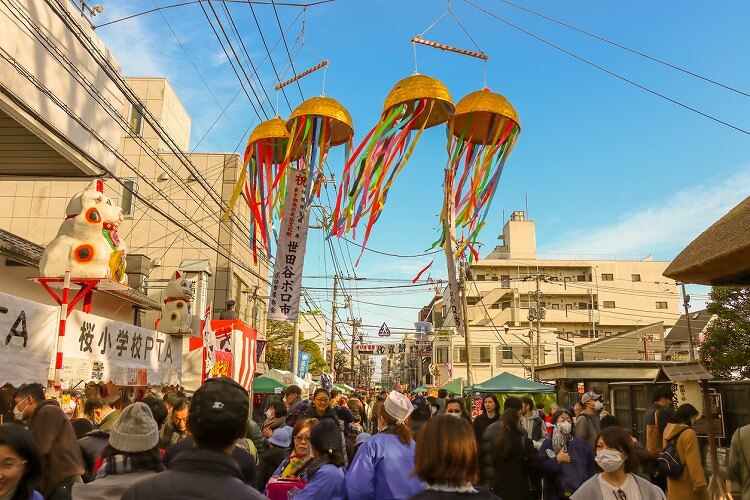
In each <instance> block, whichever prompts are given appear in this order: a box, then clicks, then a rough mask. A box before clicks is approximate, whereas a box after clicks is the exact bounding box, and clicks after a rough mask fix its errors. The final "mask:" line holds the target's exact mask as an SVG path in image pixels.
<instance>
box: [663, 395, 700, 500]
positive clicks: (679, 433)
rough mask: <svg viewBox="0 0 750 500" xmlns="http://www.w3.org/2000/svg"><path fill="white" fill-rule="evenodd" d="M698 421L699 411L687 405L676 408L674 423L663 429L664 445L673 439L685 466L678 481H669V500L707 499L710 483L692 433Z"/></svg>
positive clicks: (670, 479) (694, 435) (696, 440)
mask: <svg viewBox="0 0 750 500" xmlns="http://www.w3.org/2000/svg"><path fill="white" fill-rule="evenodd" d="M697 419H698V410H696V409H695V407H694V406H693V405H691V404H688V403H685V404H682V405H680V406H679V407H678V408H677V411H676V412H675V413H674V416H673V417H672V421H673V423H670V424H667V427H666V428H665V429H664V443H663V444H664V446H666V445H667V443H668V442H670V441H673V440H674V442H675V448H676V449H677V456H678V457H679V460H680V463H683V464H685V469H684V471H683V472H682V475H681V476H680V477H679V478H677V479H672V478H671V477H669V478H667V500H706V499H708V494H707V487H708V483H707V482H706V473H705V472H704V470H703V465H702V463H701V455H700V448H699V446H698V436H696V434H695V431H694V430H693V424H695V421H696V420H697Z"/></svg>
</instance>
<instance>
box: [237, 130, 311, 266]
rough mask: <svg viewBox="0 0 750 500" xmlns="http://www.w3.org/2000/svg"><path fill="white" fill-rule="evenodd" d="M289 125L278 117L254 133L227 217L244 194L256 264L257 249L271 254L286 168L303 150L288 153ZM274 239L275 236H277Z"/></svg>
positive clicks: (282, 196)
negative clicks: (273, 229)
mask: <svg viewBox="0 0 750 500" xmlns="http://www.w3.org/2000/svg"><path fill="white" fill-rule="evenodd" d="M288 146H289V132H288V131H287V129H286V121H284V120H283V119H282V118H280V117H278V116H276V117H274V118H272V119H270V120H267V121H264V122H262V123H261V124H259V125H258V126H257V127H255V129H253V131H252V133H251V134H250V137H249V139H248V141H247V147H246V148H245V155H244V161H243V168H242V172H241V173H240V177H239V179H238V180H237V184H236V186H235V188H234V192H233V193H232V197H231V199H230V201H229V205H228V208H227V211H226V212H225V214H224V217H225V218H226V217H228V216H229V213H230V212H231V210H232V208H233V207H234V205H235V204H236V203H237V200H238V199H239V197H240V196H241V195H242V193H243V191H244V193H245V197H246V198H247V202H248V205H249V206H250V244H251V247H252V250H253V260H254V261H255V262H257V252H258V247H259V246H261V245H262V248H263V249H264V250H265V252H266V254H269V253H270V248H269V247H270V242H271V237H272V235H271V228H272V227H274V226H276V227H277V225H276V224H274V221H278V220H279V219H280V218H281V212H282V210H283V208H284V193H285V192H286V189H285V183H286V167H287V166H288V165H289V162H291V161H295V160H297V159H299V157H300V156H301V155H302V151H301V149H299V148H297V149H291V150H290V149H289V147H288ZM274 239H275V235H274Z"/></svg>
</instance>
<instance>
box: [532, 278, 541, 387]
mask: <svg viewBox="0 0 750 500" xmlns="http://www.w3.org/2000/svg"><path fill="white" fill-rule="evenodd" d="M539 277H540V276H539V274H537V275H536V347H535V346H534V343H533V342H532V344H531V348H532V349H534V351H535V352H534V353H535V355H536V356H535V359H536V362H537V364H539V354H540V352H539V342H540V340H539V339H540V338H541V336H542V304H541V301H540V300H539V299H540V298H541V296H540V294H539ZM532 380H533V377H532Z"/></svg>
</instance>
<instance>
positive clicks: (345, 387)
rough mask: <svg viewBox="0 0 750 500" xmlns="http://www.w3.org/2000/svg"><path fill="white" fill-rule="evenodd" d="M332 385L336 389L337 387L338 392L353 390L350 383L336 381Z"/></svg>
mask: <svg viewBox="0 0 750 500" xmlns="http://www.w3.org/2000/svg"><path fill="white" fill-rule="evenodd" d="M333 387H335V388H336V389H338V391H339V392H340V393H345V392H354V391H355V389H354V387H352V386H350V385H346V384H344V383H343V382H336V383H335V384H333Z"/></svg>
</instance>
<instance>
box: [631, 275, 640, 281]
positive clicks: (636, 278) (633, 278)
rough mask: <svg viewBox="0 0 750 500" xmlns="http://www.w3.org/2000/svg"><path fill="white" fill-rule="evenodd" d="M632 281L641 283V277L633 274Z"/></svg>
mask: <svg viewBox="0 0 750 500" xmlns="http://www.w3.org/2000/svg"><path fill="white" fill-rule="evenodd" d="M630 279H631V280H633V281H641V275H640V274H631V275H630Z"/></svg>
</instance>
